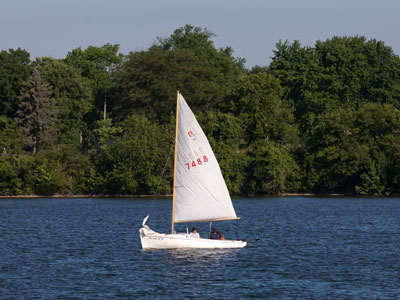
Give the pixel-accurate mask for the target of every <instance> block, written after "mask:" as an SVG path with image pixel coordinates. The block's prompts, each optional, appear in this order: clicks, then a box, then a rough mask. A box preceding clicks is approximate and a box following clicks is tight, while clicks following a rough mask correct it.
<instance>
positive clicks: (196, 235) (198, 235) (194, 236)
mask: <svg viewBox="0 0 400 300" xmlns="http://www.w3.org/2000/svg"><path fill="white" fill-rule="evenodd" d="M190 237H191V238H196V239H199V238H200V234H199V233H198V232H197V229H196V228H195V227H193V228H192V232H191V233H190Z"/></svg>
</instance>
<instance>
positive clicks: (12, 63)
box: [0, 48, 32, 125]
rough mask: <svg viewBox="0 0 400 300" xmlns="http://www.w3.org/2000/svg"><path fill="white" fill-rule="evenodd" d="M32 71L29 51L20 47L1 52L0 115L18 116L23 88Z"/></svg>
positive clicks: (11, 117)
mask: <svg viewBox="0 0 400 300" xmlns="http://www.w3.org/2000/svg"><path fill="white" fill-rule="evenodd" d="M31 73H32V65H31V61H30V59H29V53H28V52H27V51H25V50H22V49H20V48H18V49H17V50H14V49H9V50H8V52H7V51H5V50H3V51H1V52H0V116H2V115H3V116H6V117H7V118H9V119H13V118H14V117H15V116H16V113H17V111H18V105H19V101H20V100H21V90H22V89H23V88H24V87H25V86H26V83H27V81H28V78H29V76H30V74H31ZM0 125H1V124H0Z"/></svg>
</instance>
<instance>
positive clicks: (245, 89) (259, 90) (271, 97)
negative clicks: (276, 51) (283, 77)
mask: <svg viewBox="0 0 400 300" xmlns="http://www.w3.org/2000/svg"><path fill="white" fill-rule="evenodd" d="M281 97H282V88H281V86H280V84H279V80H277V79H276V78H274V77H272V76H270V75H268V74H266V73H264V72H261V73H257V74H255V75H249V76H247V77H243V78H242V79H241V80H240V81H239V82H238V84H237V85H236V87H235V89H234V91H233V94H232V98H231V99H232V102H231V110H232V111H233V112H234V113H235V115H237V116H240V118H241V119H242V120H243V124H244V127H245V134H246V136H245V139H246V141H247V144H248V145H249V144H251V143H252V142H254V141H256V140H258V139H267V140H273V141H276V142H280V143H287V142H293V141H294V140H295V139H296V136H297V129H296V126H295V124H294V121H295V120H294V116H293V113H292V109H291V108H290V106H288V105H287V103H284V102H283V101H282V99H281Z"/></svg>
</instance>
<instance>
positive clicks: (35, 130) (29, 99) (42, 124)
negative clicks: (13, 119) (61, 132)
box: [18, 70, 57, 153]
mask: <svg viewBox="0 0 400 300" xmlns="http://www.w3.org/2000/svg"><path fill="white" fill-rule="evenodd" d="M51 94H52V92H51V90H50V88H49V86H48V85H47V83H46V82H45V81H44V80H43V79H42V77H41V75H40V72H39V71H38V70H35V71H34V73H33V75H32V77H31V80H30V82H29V84H28V87H27V91H26V93H25V94H24V95H23V98H22V101H21V103H20V104H19V111H18V123H19V126H20V127H21V129H22V131H23V133H24V136H25V140H24V143H25V146H26V147H27V148H28V149H30V150H32V151H33V153H36V151H37V149H39V148H48V147H50V146H52V145H53V144H54V141H55V138H56V123H57V110H56V107H55V100H54V99H53V98H52V97H51Z"/></svg>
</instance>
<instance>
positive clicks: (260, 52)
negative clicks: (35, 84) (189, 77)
mask: <svg viewBox="0 0 400 300" xmlns="http://www.w3.org/2000/svg"><path fill="white" fill-rule="evenodd" d="M185 24H191V25H193V26H199V27H203V28H207V29H208V30H210V31H211V32H213V33H215V34H216V35H217V36H216V37H215V38H214V39H213V40H214V43H215V46H216V47H218V48H219V47H226V46H231V47H232V48H233V50H234V56H235V57H242V58H245V59H246V61H247V63H246V66H247V67H248V68H251V67H253V66H254V65H259V66H265V65H268V64H269V62H270V60H271V59H270V57H271V56H273V50H274V49H275V44H276V43H277V42H278V41H279V40H283V41H284V40H289V41H290V42H292V41H293V40H299V41H300V42H301V44H303V45H309V46H312V45H314V44H315V42H316V41H317V40H326V39H327V38H331V37H333V36H334V35H337V36H354V35H362V36H366V37H367V38H368V39H371V38H375V39H377V40H382V41H384V42H385V45H387V46H390V47H392V48H393V51H394V52H395V53H396V54H397V55H399V54H400V33H399V30H400V1H399V0H380V1H378V0H376V1H374V0H335V1H329V0H264V1H262V0H246V1H244V0H243V1H239V0H200V1H194V0H142V1H139V0H68V1H65V0H0V50H8V49H9V48H14V49H16V48H18V47H20V48H23V49H25V50H27V51H28V52H29V53H30V54H31V59H34V58H35V57H42V56H51V57H54V58H64V57H65V56H66V54H67V53H68V52H69V51H71V50H72V49H75V48H77V47H79V46H80V47H82V48H83V49H84V48H86V47H88V46H102V45H104V44H105V43H111V44H120V51H121V53H124V54H128V53H129V52H130V51H141V50H146V49H147V48H148V47H149V46H151V45H152V44H154V43H155V42H156V38H157V37H158V36H160V37H163V38H165V37H168V36H169V35H170V34H171V33H172V32H173V31H174V30H175V29H177V28H179V27H182V26H184V25H185Z"/></svg>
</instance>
